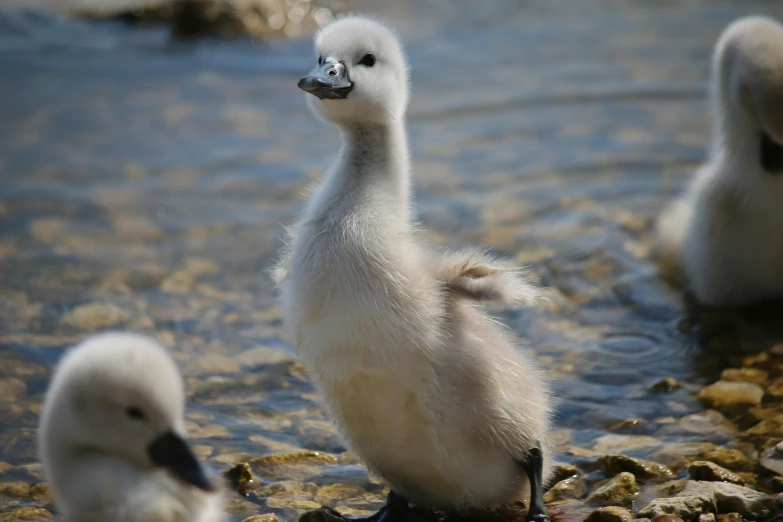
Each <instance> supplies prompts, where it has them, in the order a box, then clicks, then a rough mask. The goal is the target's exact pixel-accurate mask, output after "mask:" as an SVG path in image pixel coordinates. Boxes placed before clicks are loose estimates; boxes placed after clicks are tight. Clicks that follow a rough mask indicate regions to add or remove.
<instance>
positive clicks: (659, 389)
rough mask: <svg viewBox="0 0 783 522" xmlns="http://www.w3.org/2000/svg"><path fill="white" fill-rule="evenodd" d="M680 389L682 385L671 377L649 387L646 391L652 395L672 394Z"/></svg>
mask: <svg viewBox="0 0 783 522" xmlns="http://www.w3.org/2000/svg"><path fill="white" fill-rule="evenodd" d="M680 388H682V384H680V383H679V381H677V379H675V378H673V377H666V378H664V379H661V380H660V381H658V382H656V383H655V384H653V385H652V386H650V387H649V388H648V389H647V390H648V391H650V392H652V393H663V392H672V391H674V390H678V389H680Z"/></svg>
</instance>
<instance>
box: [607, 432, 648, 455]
mask: <svg viewBox="0 0 783 522" xmlns="http://www.w3.org/2000/svg"><path fill="white" fill-rule="evenodd" d="M659 444H661V441H660V440H658V439H656V438H655V437H649V436H647V435H617V434H609V435H604V436H602V437H598V438H597V439H596V441H595V446H594V447H593V450H594V451H598V452H601V453H608V452H611V451H622V450H626V449H630V448H641V447H644V446H657V445H659Z"/></svg>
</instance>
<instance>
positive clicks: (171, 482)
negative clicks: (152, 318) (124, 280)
mask: <svg viewBox="0 0 783 522" xmlns="http://www.w3.org/2000/svg"><path fill="white" fill-rule="evenodd" d="M184 414H185V391H184V386H183V382H182V377H181V376H180V373H179V370H178V369H177V366H176V365H175V363H174V360H173V359H172V358H171V357H170V356H169V354H168V353H167V352H166V351H165V350H164V349H163V348H162V347H161V346H160V345H158V344H157V343H155V342H154V341H152V340H150V339H148V338H146V337H142V336H139V335H132V334H124V333H105V334H100V335H96V336H94V337H91V338H89V339H87V340H86V341H84V342H82V343H81V344H80V345H78V346H76V347H75V348H73V349H72V350H70V351H69V352H68V353H67V354H66V355H65V357H64V358H63V359H62V361H61V362H60V364H59V365H58V366H57V369H56V371H55V373H54V377H53V378H52V382H51V385H50V386H49V391H48V392H47V394H46V400H45V401H44V406H43V412H42V414H41V424H40V426H39V431H38V445H39V454H40V458H41V462H42V464H43V470H44V474H45V476H46V479H47V480H48V482H49V489H50V491H51V493H52V497H53V500H54V502H55V504H56V505H57V508H58V509H59V511H60V512H61V513H62V514H63V515H64V517H65V520H68V521H73V522H91V521H94V522H99V521H105V520H112V521H114V522H152V521H154V522H216V521H220V520H223V516H222V505H221V504H222V501H221V495H220V494H219V493H218V492H217V491H216V484H215V483H214V481H213V479H211V478H210V477H208V475H207V474H206V473H205V471H204V469H203V468H202V466H201V465H200V464H199V462H198V461H197V460H196V458H195V457H194V456H193V453H192V452H191V450H190V448H189V447H188V445H187V443H186V442H185V440H184V436H185V419H184Z"/></svg>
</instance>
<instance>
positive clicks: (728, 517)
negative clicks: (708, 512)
mask: <svg viewBox="0 0 783 522" xmlns="http://www.w3.org/2000/svg"><path fill="white" fill-rule="evenodd" d="M716 518H717V520H718V522H745V520H744V519H743V518H742V515H740V514H739V513H726V514H723V515H718V516H717V517H716Z"/></svg>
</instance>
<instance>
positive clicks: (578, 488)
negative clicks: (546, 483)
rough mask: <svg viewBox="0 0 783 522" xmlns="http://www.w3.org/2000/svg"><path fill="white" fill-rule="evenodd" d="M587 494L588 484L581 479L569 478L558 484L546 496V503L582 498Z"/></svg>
mask: <svg viewBox="0 0 783 522" xmlns="http://www.w3.org/2000/svg"><path fill="white" fill-rule="evenodd" d="M586 492H587V483H586V482H585V480H584V479H583V478H581V477H568V478H566V479H563V480H561V481H559V482H557V483H556V484H555V485H554V486H552V487H551V488H549V491H547V492H546V493H545V494H544V502H547V503H551V502H555V501H558V500H566V499H574V498H582V497H583V496H584V494H585V493H586Z"/></svg>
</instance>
